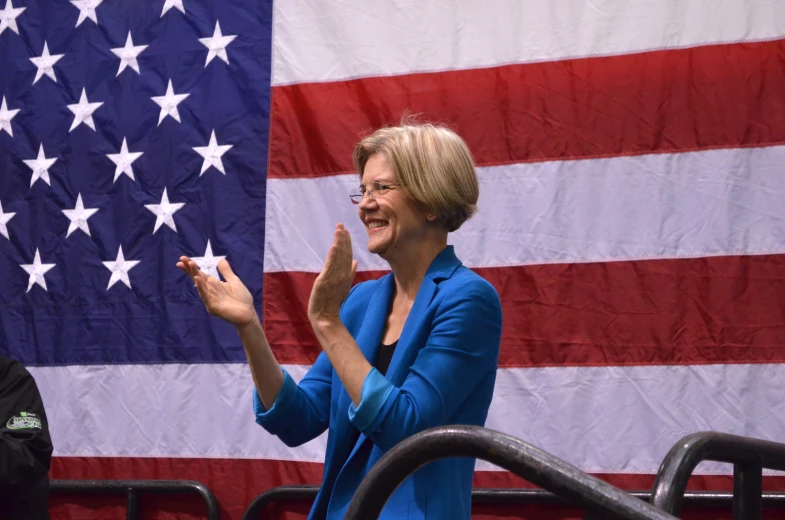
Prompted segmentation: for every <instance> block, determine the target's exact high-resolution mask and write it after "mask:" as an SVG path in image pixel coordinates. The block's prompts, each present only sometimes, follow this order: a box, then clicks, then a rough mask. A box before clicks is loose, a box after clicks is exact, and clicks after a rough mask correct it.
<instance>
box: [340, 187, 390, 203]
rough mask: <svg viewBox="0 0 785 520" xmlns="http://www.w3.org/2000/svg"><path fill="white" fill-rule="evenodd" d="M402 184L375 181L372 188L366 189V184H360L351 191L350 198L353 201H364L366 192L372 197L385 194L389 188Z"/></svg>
mask: <svg viewBox="0 0 785 520" xmlns="http://www.w3.org/2000/svg"><path fill="white" fill-rule="evenodd" d="M400 186H401V185H400V184H380V183H378V182H374V183H373V189H372V190H368V189H366V188H365V186H360V187H359V188H355V189H353V190H352V191H351V192H349V198H350V199H352V203H354V204H359V203H361V202H362V201H363V197H364V196H365V194H366V193H367V194H368V195H370V196H372V197H376V196H377V195H384V194H385V193H387V191H388V190H394V189H396V188H400Z"/></svg>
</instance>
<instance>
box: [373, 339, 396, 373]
mask: <svg viewBox="0 0 785 520" xmlns="http://www.w3.org/2000/svg"><path fill="white" fill-rule="evenodd" d="M397 344H398V342H397V341H396V342H395V343H393V344H391V345H385V344H384V343H382V345H381V347H379V355H378V356H376V370H378V371H379V372H380V373H381V374H382V375H386V374H387V368H389V366H390V360H391V359H392V356H393V352H395V346H396V345H397Z"/></svg>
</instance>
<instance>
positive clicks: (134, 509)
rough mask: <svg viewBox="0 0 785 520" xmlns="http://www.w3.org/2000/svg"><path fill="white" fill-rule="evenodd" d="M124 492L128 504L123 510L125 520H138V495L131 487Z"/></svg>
mask: <svg viewBox="0 0 785 520" xmlns="http://www.w3.org/2000/svg"><path fill="white" fill-rule="evenodd" d="M126 491H127V493H128V503H127V504H126V508H125V520H139V493H137V492H136V489H134V488H133V487H129V488H128V489H127V490H126Z"/></svg>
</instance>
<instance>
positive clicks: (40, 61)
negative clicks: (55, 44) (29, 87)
mask: <svg viewBox="0 0 785 520" xmlns="http://www.w3.org/2000/svg"><path fill="white" fill-rule="evenodd" d="M63 56H65V54H51V55H50V54H49V46H48V45H47V43H46V40H44V52H43V53H41V55H40V56H37V57H35V58H30V61H32V62H33V64H34V65H35V66H36V67H38V70H37V71H36V73H35V79H34V80H33V85H35V83H36V81H38V80H39V79H41V78H43V77H44V74H46V75H47V76H49V77H50V78H52V80H53V81H54V82H55V83H57V78H56V77H55V71H54V69H53V68H52V67H54V65H55V63H57V62H58V61H60V59H61V58H62V57H63Z"/></svg>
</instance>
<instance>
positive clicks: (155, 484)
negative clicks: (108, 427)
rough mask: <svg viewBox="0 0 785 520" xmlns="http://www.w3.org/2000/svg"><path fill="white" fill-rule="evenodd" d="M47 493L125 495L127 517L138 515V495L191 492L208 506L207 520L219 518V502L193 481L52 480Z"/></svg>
mask: <svg viewBox="0 0 785 520" xmlns="http://www.w3.org/2000/svg"><path fill="white" fill-rule="evenodd" d="M49 489H50V491H53V492H56V493H83V494H98V493H102V494H103V493H112V494H114V493H117V494H120V493H125V494H126V496H127V497H128V514H127V517H128V518H135V517H136V516H137V515H138V508H139V505H138V501H139V495H138V493H140V492H141V493H190V494H194V495H198V496H199V497H200V498H201V499H202V501H203V502H204V504H205V506H206V507H207V520H219V519H220V518H221V512H220V508H219V507H218V500H217V499H216V498H215V495H214V494H213V492H212V491H210V488H208V487H207V486H205V485H204V484H202V483H201V482H198V481H196V480H51V481H50V482H49Z"/></svg>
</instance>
